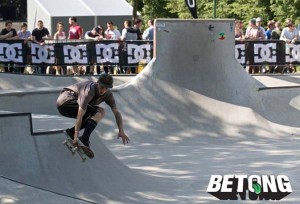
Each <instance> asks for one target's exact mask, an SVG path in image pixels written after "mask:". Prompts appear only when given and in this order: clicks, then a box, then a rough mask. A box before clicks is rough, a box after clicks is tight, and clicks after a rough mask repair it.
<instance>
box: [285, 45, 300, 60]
mask: <svg viewBox="0 0 300 204" xmlns="http://www.w3.org/2000/svg"><path fill="white" fill-rule="evenodd" d="M285 46H286V47H285V48H286V53H285V54H286V57H285V61H286V62H289V63H292V62H296V61H298V62H299V61H300V45H295V44H286V45H285Z"/></svg>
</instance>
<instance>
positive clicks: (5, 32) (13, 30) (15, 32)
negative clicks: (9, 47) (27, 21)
mask: <svg viewBox="0 0 300 204" xmlns="http://www.w3.org/2000/svg"><path fill="white" fill-rule="evenodd" d="M11 31H12V32H13V36H12V37H15V36H17V31H16V30H15V29H14V28H12V29H10V30H7V29H6V28H3V29H2V30H1V33H0V35H6V34H7V33H9V32H11Z"/></svg>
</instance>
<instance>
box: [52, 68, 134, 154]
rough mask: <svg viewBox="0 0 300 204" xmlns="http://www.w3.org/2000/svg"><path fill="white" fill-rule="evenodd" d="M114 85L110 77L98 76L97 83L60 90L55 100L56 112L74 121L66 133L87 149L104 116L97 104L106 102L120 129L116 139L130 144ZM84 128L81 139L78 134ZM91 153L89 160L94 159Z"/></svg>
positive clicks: (86, 83) (102, 110)
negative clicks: (117, 103)
mask: <svg viewBox="0 0 300 204" xmlns="http://www.w3.org/2000/svg"><path fill="white" fill-rule="evenodd" d="M112 86H113V78H112V76H111V75H109V74H101V75H100V76H99V79H98V81H97V82H93V81H84V82H79V83H77V84H73V85H71V86H68V87H65V88H63V90H62V92H61V93H60V95H59V97H58V99H57V102H56V104H57V109H58V111H59V112H60V113H61V114H62V115H63V116H66V117H69V118H76V122H75V125H74V127H72V128H69V129H67V130H65V132H66V133H67V134H68V135H69V136H70V137H71V138H72V139H73V140H74V143H76V141H77V139H80V141H81V142H82V143H83V144H84V145H85V146H86V147H87V148H89V150H90V135H91V133H92V132H93V131H94V129H95V128H96V126H97V124H98V122H99V121H100V120H101V119H102V118H103V117H104V109H103V108H101V107H99V106H98V105H99V104H100V103H102V102H105V103H106V104H107V105H108V106H109V107H110V108H111V110H112V112H113V114H114V116H115V119H116V123H117V126H118V128H119V134H118V138H119V137H121V138H122V141H123V144H126V143H128V142H129V138H128V136H127V135H126V134H125V132H124V129H123V120H122V116H121V113H120V112H119V110H118V108H117V106H116V102H115V98H114V96H113V93H112V91H111V90H110V89H109V88H112ZM81 129H84V131H83V134H82V136H80V137H79V131H80V130H81ZM90 152H91V154H89V155H87V156H88V157H90V158H92V157H94V154H93V153H92V151H91V150H90Z"/></svg>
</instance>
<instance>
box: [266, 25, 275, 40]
mask: <svg viewBox="0 0 300 204" xmlns="http://www.w3.org/2000/svg"><path fill="white" fill-rule="evenodd" d="M274 29H275V22H274V21H269V22H268V30H267V31H266V32H265V35H266V39H267V40H270V39H272V32H273V30H274Z"/></svg>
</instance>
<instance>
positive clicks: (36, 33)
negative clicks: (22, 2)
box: [31, 20, 51, 46]
mask: <svg viewBox="0 0 300 204" xmlns="http://www.w3.org/2000/svg"><path fill="white" fill-rule="evenodd" d="M50 38H51V36H50V34H49V31H48V29H47V28H45V27H44V23H43V21H42V20H39V21H38V22H37V28H35V29H34V30H33V31H32V35H31V40H32V41H33V42H35V43H37V44H39V45H41V46H43V45H44V44H45V40H46V39H50Z"/></svg>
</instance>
